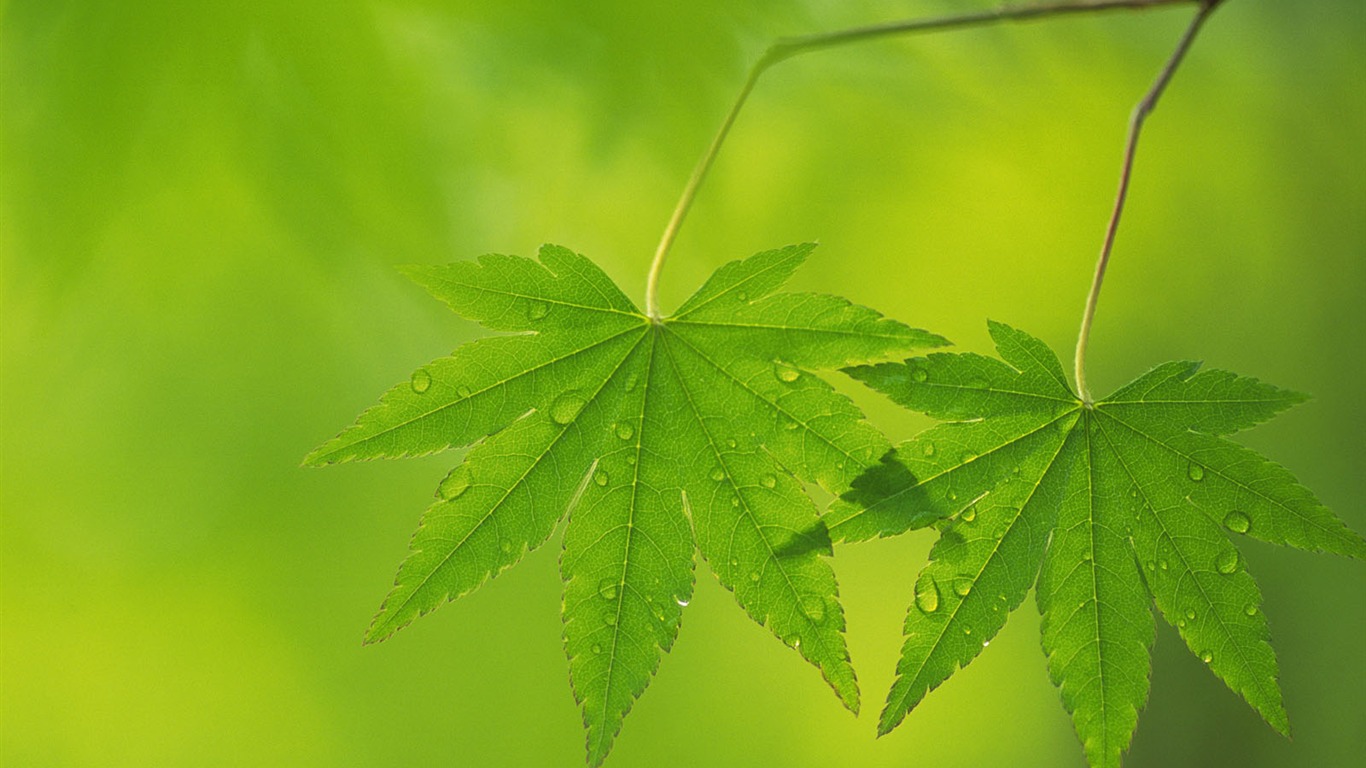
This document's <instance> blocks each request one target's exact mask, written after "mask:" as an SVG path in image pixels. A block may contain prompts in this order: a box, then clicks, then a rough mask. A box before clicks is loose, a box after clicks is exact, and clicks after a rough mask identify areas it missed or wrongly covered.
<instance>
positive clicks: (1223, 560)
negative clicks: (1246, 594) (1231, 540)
mask: <svg viewBox="0 0 1366 768" xmlns="http://www.w3.org/2000/svg"><path fill="white" fill-rule="evenodd" d="M1238 565H1239V559H1238V549H1237V548H1236V547H1229V548H1228V549H1226V550H1224V551H1223V552H1220V553H1219V557H1217V558H1215V561H1214V567H1215V568H1216V569H1217V570H1218V571H1219V572H1220V573H1222V574H1224V575H1225V576H1227V575H1229V574H1230V573H1233V572H1234V571H1236V570H1238Z"/></svg>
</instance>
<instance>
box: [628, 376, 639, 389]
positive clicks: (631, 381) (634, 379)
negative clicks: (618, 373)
mask: <svg viewBox="0 0 1366 768" xmlns="http://www.w3.org/2000/svg"><path fill="white" fill-rule="evenodd" d="M639 383H640V375H639V374H635V373H633V374H631V375H630V376H627V377H626V391H627V392H634V391H636V385H637V384H639Z"/></svg>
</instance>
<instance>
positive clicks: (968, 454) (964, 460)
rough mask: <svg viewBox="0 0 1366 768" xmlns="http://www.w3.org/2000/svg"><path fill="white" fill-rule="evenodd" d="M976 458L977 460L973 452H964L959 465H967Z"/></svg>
mask: <svg viewBox="0 0 1366 768" xmlns="http://www.w3.org/2000/svg"><path fill="white" fill-rule="evenodd" d="M975 458H977V454H975V453H973V452H972V451H963V453H962V455H960V456H959V457H958V463H959V464H967V463H968V462H970V461H972V460H973V459H975Z"/></svg>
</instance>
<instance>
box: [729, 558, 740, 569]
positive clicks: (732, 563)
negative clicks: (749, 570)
mask: <svg viewBox="0 0 1366 768" xmlns="http://www.w3.org/2000/svg"><path fill="white" fill-rule="evenodd" d="M739 565H740V558H738V557H732V558H731V559H730V567H732V568H735V567H737V566H739Z"/></svg>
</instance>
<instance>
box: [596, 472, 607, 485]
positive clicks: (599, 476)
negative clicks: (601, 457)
mask: <svg viewBox="0 0 1366 768" xmlns="http://www.w3.org/2000/svg"><path fill="white" fill-rule="evenodd" d="M608 479H609V478H608V477H607V470H605V469H599V470H598V471H597V472H594V473H593V482H595V483H597V484H598V485H599V486H604V485H607V481H608Z"/></svg>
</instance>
